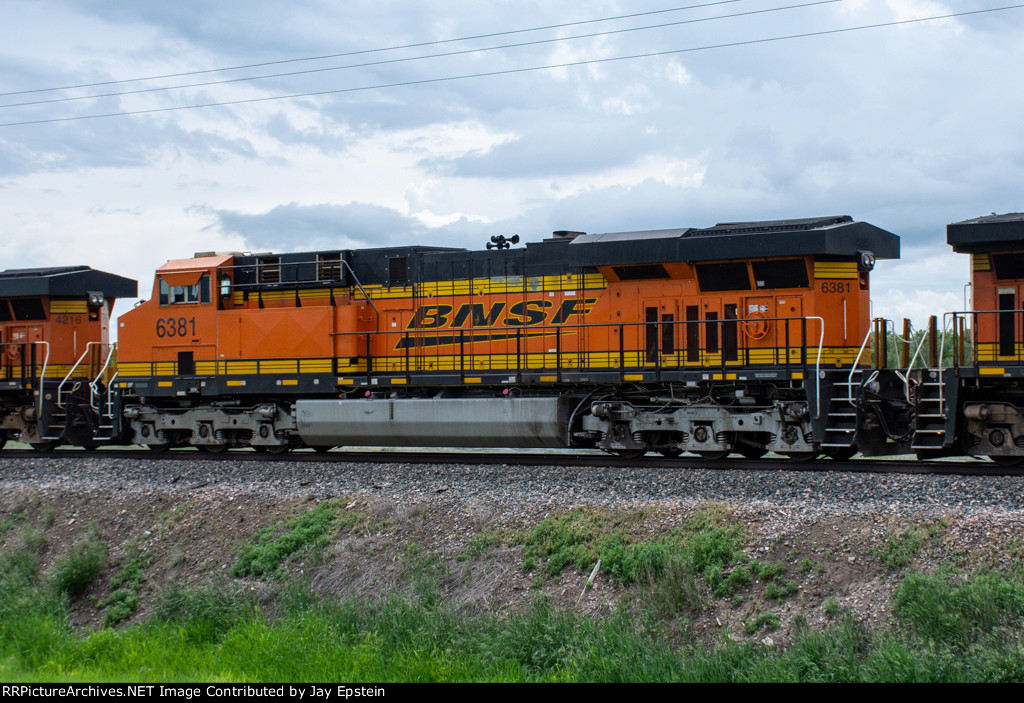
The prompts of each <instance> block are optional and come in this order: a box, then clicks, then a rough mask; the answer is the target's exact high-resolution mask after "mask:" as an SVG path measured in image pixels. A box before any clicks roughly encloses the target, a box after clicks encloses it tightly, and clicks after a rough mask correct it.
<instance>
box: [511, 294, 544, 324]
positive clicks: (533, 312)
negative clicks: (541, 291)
mask: <svg viewBox="0 0 1024 703" xmlns="http://www.w3.org/2000/svg"><path fill="white" fill-rule="evenodd" d="M552 305H554V303H552V302H551V301H550V300H524V301H523V302H521V303H516V304H515V305H513V306H512V307H510V308H509V309H508V311H509V314H511V315H517V316H518V317H519V319H516V318H515V317H506V318H505V324H506V325H539V324H540V323H542V322H544V311H543V310H538V309H535V308H550V307H551V306H552Z"/></svg>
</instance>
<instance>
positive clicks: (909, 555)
mask: <svg viewBox="0 0 1024 703" xmlns="http://www.w3.org/2000/svg"><path fill="white" fill-rule="evenodd" d="M946 527H947V526H946V524H945V523H944V522H937V523H931V524H928V525H911V526H910V527H908V528H906V529H905V530H903V531H902V532H900V533H898V534H890V535H889V538H888V539H887V540H886V542H885V545H884V546H883V547H882V548H881V549H880V550H878V552H877V556H878V558H879V560H881V561H882V563H884V564H885V565H886V566H887V567H889V568H890V569H893V570H896V569H902V568H905V567H907V566H910V564H911V563H913V561H914V559H915V558H916V557H917V555H918V554H920V552H921V550H922V549H923V548H924V546H925V544H926V543H927V542H928V541H929V540H935V539H936V538H938V537H939V535H941V534H942V533H943V532H944V531H945V529H946Z"/></svg>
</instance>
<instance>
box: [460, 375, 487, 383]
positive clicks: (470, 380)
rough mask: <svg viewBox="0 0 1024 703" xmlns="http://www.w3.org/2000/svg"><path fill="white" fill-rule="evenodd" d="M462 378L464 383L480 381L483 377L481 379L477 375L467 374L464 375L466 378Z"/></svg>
mask: <svg viewBox="0 0 1024 703" xmlns="http://www.w3.org/2000/svg"><path fill="white" fill-rule="evenodd" d="M463 380H464V381H465V382H466V383H480V381H482V380H483V379H481V378H479V377H477V376H474V377H470V376H467V377H466V378H464V379H463Z"/></svg>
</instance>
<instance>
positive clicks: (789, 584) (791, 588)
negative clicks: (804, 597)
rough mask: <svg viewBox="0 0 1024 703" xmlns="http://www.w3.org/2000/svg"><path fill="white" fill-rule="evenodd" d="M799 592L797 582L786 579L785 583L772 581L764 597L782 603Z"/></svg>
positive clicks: (766, 588)
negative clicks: (787, 597)
mask: <svg viewBox="0 0 1024 703" xmlns="http://www.w3.org/2000/svg"><path fill="white" fill-rule="evenodd" d="M797 590H799V589H798V588H797V585H796V582H795V581H793V580H792V579H786V580H785V581H782V582H779V581H772V582H771V583H769V584H768V585H767V586H765V589H764V597H765V598H769V599H773V600H777V601H779V602H780V603H781V602H782V601H783V599H784V598H786V596H791V595H793V594H794V593H796V592H797Z"/></svg>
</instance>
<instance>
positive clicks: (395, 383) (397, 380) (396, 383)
mask: <svg viewBox="0 0 1024 703" xmlns="http://www.w3.org/2000/svg"><path fill="white" fill-rule="evenodd" d="M391 385H393V386H402V385H405V379H404V378H392V379H391Z"/></svg>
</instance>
